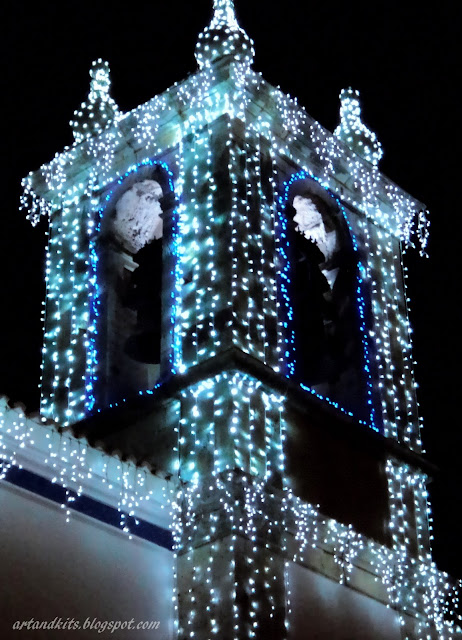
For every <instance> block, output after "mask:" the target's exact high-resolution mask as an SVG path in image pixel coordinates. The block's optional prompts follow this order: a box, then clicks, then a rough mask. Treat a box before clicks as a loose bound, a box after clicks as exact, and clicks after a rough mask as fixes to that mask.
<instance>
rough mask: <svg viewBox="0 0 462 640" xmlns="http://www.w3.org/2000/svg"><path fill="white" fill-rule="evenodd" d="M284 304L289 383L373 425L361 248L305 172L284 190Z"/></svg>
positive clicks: (335, 205) (330, 199)
mask: <svg viewBox="0 0 462 640" xmlns="http://www.w3.org/2000/svg"><path fill="white" fill-rule="evenodd" d="M280 216H281V222H282V226H283V228H284V234H283V235H284V237H285V240H284V242H283V244H284V250H283V251H282V253H281V255H282V257H283V260H282V262H283V271H284V279H283V285H282V286H283V293H284V295H283V296H281V298H283V302H284V306H285V308H286V323H285V325H286V332H287V338H286V342H287V344H288V346H289V348H288V349H287V352H286V353H287V355H288V359H289V360H290V362H289V363H288V373H289V377H292V378H293V379H294V380H296V381H297V382H298V383H300V384H302V385H303V386H305V387H308V388H309V389H310V390H312V391H313V392H315V393H316V394H318V395H320V396H321V397H323V398H325V399H327V400H330V401H331V402H332V403H333V404H335V405H338V406H340V407H341V408H343V409H344V410H346V411H347V412H349V413H350V412H351V413H354V415H355V416H357V417H359V418H360V419H365V420H367V419H370V402H369V396H370V385H369V380H368V379H367V374H366V370H367V368H368V367H367V362H366V359H367V349H365V347H364V340H365V333H366V330H365V326H364V300H363V298H362V297H361V296H360V295H359V293H358V286H359V285H358V268H359V267H358V262H359V260H358V247H357V244H356V240H355V238H354V236H353V234H352V232H351V229H350V228H349V223H348V219H347V217H346V213H345V210H344V208H343V207H342V206H341V204H340V202H339V201H338V200H337V198H335V196H334V195H333V194H332V193H331V192H330V191H329V190H327V189H326V188H324V187H323V186H322V185H321V184H320V183H319V182H318V181H317V180H316V179H314V178H313V177H311V176H310V175H308V174H307V173H305V172H300V173H297V174H294V175H293V176H292V177H291V178H290V179H289V180H288V181H287V182H286V183H285V185H284V191H283V194H282V195H281V198H280Z"/></svg>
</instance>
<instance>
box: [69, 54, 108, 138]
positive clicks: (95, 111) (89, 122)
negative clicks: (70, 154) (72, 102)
mask: <svg viewBox="0 0 462 640" xmlns="http://www.w3.org/2000/svg"><path fill="white" fill-rule="evenodd" d="M90 78H91V79H90V92H89V94H88V99H87V101H86V102H83V103H82V105H81V107H80V110H78V111H75V112H74V120H71V122H70V123H69V124H70V125H71V127H72V131H73V133H74V138H75V141H76V142H77V143H80V142H82V141H83V140H86V139H88V138H91V137H92V136H95V135H98V134H99V133H101V131H103V129H105V128H106V127H107V126H108V124H109V123H110V122H112V120H114V119H115V118H116V117H117V116H118V115H119V109H118V107H117V104H116V103H115V101H114V100H113V99H112V98H111V96H110V95H109V89H110V87H111V79H110V75H109V64H108V63H107V62H106V61H105V60H101V58H99V59H98V60H94V61H93V62H92V65H91V69H90Z"/></svg>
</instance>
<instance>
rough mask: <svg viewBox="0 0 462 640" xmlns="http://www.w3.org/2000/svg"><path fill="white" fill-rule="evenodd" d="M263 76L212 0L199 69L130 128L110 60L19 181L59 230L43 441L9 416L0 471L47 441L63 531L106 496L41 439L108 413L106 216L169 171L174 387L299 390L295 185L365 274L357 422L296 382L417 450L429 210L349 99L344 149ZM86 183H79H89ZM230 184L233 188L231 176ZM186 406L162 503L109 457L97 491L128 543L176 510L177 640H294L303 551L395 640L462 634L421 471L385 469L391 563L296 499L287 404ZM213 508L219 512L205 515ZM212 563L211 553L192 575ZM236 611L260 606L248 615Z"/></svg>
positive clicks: (227, 6) (190, 399)
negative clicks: (407, 187)
mask: <svg viewBox="0 0 462 640" xmlns="http://www.w3.org/2000/svg"><path fill="white" fill-rule="evenodd" d="M253 57H254V49H253V43H252V41H251V40H250V38H249V37H248V36H247V34H246V33H245V32H244V31H243V30H242V29H241V28H240V26H239V24H238V22H237V19H236V16H235V12H234V6H233V2H232V1H231V0H215V2H214V13H213V18H212V21H211V23H210V24H209V25H208V27H207V28H206V29H205V30H204V31H203V33H202V34H201V35H200V36H199V40H198V43H197V47H196V58H197V61H198V64H199V67H200V71H199V72H198V73H197V74H195V75H193V76H191V77H190V78H188V79H187V80H186V81H184V82H183V83H180V84H177V85H174V86H173V87H171V88H170V89H169V90H168V91H166V92H165V93H164V94H162V95H161V96H157V97H156V98H153V100H151V101H149V102H148V103H146V104H145V105H141V106H140V107H138V108H136V109H134V110H133V111H131V112H130V113H128V114H122V113H121V112H120V111H119V109H118V108H117V105H116V104H115V102H114V101H113V100H112V98H111V97H110V79H109V67H108V65H107V63H105V62H103V61H102V60H97V61H96V62H95V63H93V65H92V69H91V71H90V75H91V84H90V92H89V96H88V100H87V101H86V102H85V103H83V104H82V106H81V109H80V110H78V111H77V112H76V113H75V115H74V120H73V121H72V122H71V127H72V130H73V133H74V138H75V143H74V145H72V147H69V148H66V149H64V151H63V153H61V154H57V155H56V156H55V158H54V159H53V160H52V161H51V162H50V163H48V164H47V165H44V166H43V167H42V168H41V169H40V170H39V171H38V172H36V173H35V174H32V173H31V174H29V175H28V176H27V177H26V178H25V179H24V180H23V195H22V198H21V208H22V209H25V210H26V211H27V217H28V218H29V219H30V221H31V222H32V224H37V222H38V220H39V218H40V216H41V215H46V216H47V217H48V218H49V242H48V248H47V261H46V284H47V294H46V296H47V297H46V304H45V316H44V327H45V328H44V347H43V365H42V400H41V414H42V419H43V421H44V423H42V424H40V423H36V422H34V421H31V420H30V419H28V418H26V417H25V416H24V415H23V414H21V413H18V412H12V411H11V410H10V409H9V408H8V407H6V405H5V406H4V408H3V411H2V413H1V415H0V456H1V460H2V461H3V473H4V475H6V476H7V474H8V470H9V469H10V468H11V467H13V466H17V465H18V464H19V463H18V460H19V459H20V456H19V454H18V451H19V449H21V448H24V447H25V446H27V447H30V448H31V450H32V449H34V446H35V445H34V438H36V437H37V436H38V435H39V434H40V436H39V437H40V438H42V437H45V438H46V440H47V441H48V446H47V447H46V454H45V456H44V460H45V464H46V466H47V467H49V469H50V472H51V473H52V476H53V478H54V480H55V482H56V483H58V484H59V485H60V486H62V487H63V488H64V489H65V496H66V497H65V500H64V502H63V509H64V510H65V511H66V514H67V516H66V517H67V519H69V517H70V515H71V513H72V509H73V508H74V506H75V503H76V501H78V499H79V497H80V496H81V495H83V492H84V491H85V490H86V488H88V486H89V484H91V482H94V481H96V478H97V477H100V476H99V475H98V474H97V473H96V472H94V468H93V465H92V462H91V455H90V454H89V451H88V448H87V447H86V446H83V444H82V442H81V441H79V440H77V439H75V438H73V437H72V436H69V435H64V434H60V433H58V432H57V431H56V430H53V429H51V428H50V426H49V424H48V423H47V424H45V422H47V421H48V420H52V421H54V422H55V423H56V424H58V425H59V426H61V427H66V426H69V425H72V424H73V423H75V422H76V421H79V420H81V419H83V418H84V417H85V416H86V415H88V413H91V412H96V411H100V410H102V409H103V408H104V400H103V399H101V398H99V397H98V394H99V389H98V384H99V380H98V378H99V375H100V365H101V358H100V355H101V354H100V352H99V338H100V336H101V334H103V333H104V329H105V324H104V323H105V321H106V320H105V310H104V304H102V301H101V300H102V297H101V288H102V287H103V286H104V278H103V276H102V273H101V270H100V264H99V262H100V254H99V248H98V238H99V233H100V231H101V224H102V221H103V219H104V216H105V215H107V211H108V208H109V205H110V203H111V206H112V203H113V202H114V200H115V199H116V198H117V197H118V195H119V194H120V191H121V190H122V189H123V188H124V185H125V184H128V181H129V180H130V179H132V178H134V179H136V176H137V175H139V172H141V171H143V170H144V169H146V168H148V167H150V168H153V169H154V168H157V169H159V170H161V171H162V172H163V174H164V175H165V176H166V181H167V183H168V190H169V193H170V194H174V197H175V198H176V204H175V207H174V208H173V210H172V213H171V215H172V220H173V230H172V237H171V247H170V249H171V252H172V255H173V258H172V261H171V273H170V276H171V283H172V284H171V287H172V290H171V292H170V303H169V310H168V313H169V315H170V336H169V345H170V347H171V348H169V349H168V350H167V351H168V356H167V359H168V369H169V371H168V373H169V374H170V375H175V374H178V373H179V374H185V373H186V372H187V371H188V370H189V369H192V368H193V367H195V366H197V365H200V364H201V363H204V362H206V361H207V360H209V359H210V358H213V357H214V356H216V355H217V354H219V352H220V351H221V350H224V349H225V348H229V347H231V346H233V347H236V348H238V349H239V350H241V351H242V352H244V353H246V354H248V356H250V357H252V358H255V359H256V360H259V361H260V362H261V363H263V365H266V366H267V367H269V368H270V369H272V370H273V371H274V372H278V373H280V374H281V375H282V376H286V377H288V378H294V376H295V363H296V358H297V354H296V351H295V330H294V327H293V320H294V309H293V305H292V300H291V291H290V277H291V268H293V265H291V264H290V257H289V256H290V251H289V247H288V244H287V220H286V218H285V216H284V215H283V212H284V209H285V206H286V204H287V201H288V197H289V190H290V188H291V187H292V185H294V184H295V183H296V182H298V181H311V182H313V183H316V184H317V185H320V187H322V188H323V189H324V192H325V196H326V199H327V200H328V201H330V203H331V205H332V207H333V208H335V210H336V211H338V212H340V215H341V217H342V218H343V221H344V223H345V225H346V226H347V228H348V233H349V236H350V240H351V244H352V247H353V251H354V254H355V258H356V278H357V281H356V287H355V289H356V290H355V299H356V306H357V316H358V331H359V332H360V337H361V343H362V349H363V354H362V355H363V372H364V379H365V391H366V404H367V414H368V415H367V417H365V416H361V415H355V413H354V411H352V410H351V409H350V408H349V407H343V406H342V403H340V402H338V401H337V400H336V398H335V394H334V395H332V397H330V396H329V397H326V394H324V393H320V392H319V390H316V389H315V388H312V387H308V386H307V385H305V384H303V383H301V384H300V387H301V389H303V390H304V391H306V393H309V394H314V395H316V396H317V397H318V398H319V399H321V400H323V401H325V402H327V403H329V404H330V405H331V406H333V407H335V408H336V409H337V410H338V411H340V412H342V413H345V414H347V415H348V416H350V417H354V418H355V420H356V422H359V423H360V424H363V425H367V426H369V427H371V428H372V429H374V430H376V431H381V432H382V433H383V435H384V437H387V438H392V439H394V440H397V441H398V442H400V443H402V444H403V445H405V446H406V447H408V448H410V449H412V450H414V451H416V452H417V453H420V452H421V450H422V446H421V439H420V420H419V417H418V407H417V400H416V397H415V382H414V372H413V364H412V356H411V347H412V345H411V336H410V334H411V331H410V327H409V322H408V317H407V311H406V308H405V306H406V301H407V297H406V292H405V283H403V282H402V277H401V276H402V265H401V262H400V259H399V257H398V256H399V249H400V245H402V246H403V247H404V248H406V247H408V246H413V245H414V244H415V243H416V241H417V242H418V243H419V245H420V251H421V253H422V255H425V253H426V247H427V242H428V229H429V223H428V217H427V213H428V212H426V211H425V209H424V207H423V205H421V203H418V202H417V201H415V200H413V199H412V198H410V197H409V196H408V195H407V194H405V193H404V192H402V191H401V190H400V189H399V188H398V187H397V186H396V185H394V184H393V183H391V182H390V181H389V180H388V179H387V178H386V177H385V176H383V174H381V173H380V172H379V170H378V164H379V161H380V159H381V157H382V149H381V145H380V143H379V142H378V140H377V137H376V136H375V134H374V133H373V132H371V131H370V130H369V129H368V128H367V127H366V126H365V125H364V124H363V122H362V121H361V117H360V115H361V113H360V103H359V94H358V92H355V91H353V90H352V89H347V90H344V91H343V92H342V94H341V96H340V99H341V107H340V124H339V126H338V128H337V129H336V131H335V132H334V134H333V135H332V134H331V133H329V132H328V131H326V130H325V129H323V128H322V127H321V126H320V125H319V124H318V123H316V122H315V121H313V120H312V118H310V116H309V115H308V114H307V113H306V112H305V111H304V109H303V108H302V107H301V106H300V105H298V103H297V101H296V100H293V99H292V98H290V97H289V96H286V95H285V94H283V92H282V91H280V90H279V89H274V88H273V87H270V86H269V85H267V84H266V83H265V81H264V80H263V79H262V78H261V76H260V75H259V74H257V73H256V72H254V71H253V70H252V69H251V64H252V62H253ZM257 97H258V98H259V99H258V100H256V98H257ZM263 104H264V105H265V107H264V108H263V107H262V106H261V105H263ZM76 167H88V169H87V170H85V171H82V172H80V173H79V172H78V171H77V170H76ZM127 167H128V168H127ZM223 172H225V173H226V178H225V179H223V178H219V177H218V176H220V174H222V173H223ZM204 184H205V185H206V188H204V186H203V185H204ZM279 185H282V187H281V188H279ZM163 195H164V196H165V195H166V193H164V194H163ZM257 214H258V215H257ZM223 237H226V238H227V242H228V244H227V245H225V244H224V243H223V242H222V241H221V240H222V238H223ZM224 248H225V249H226V250H224ZM369 315H370V316H372V317H373V322H368V320H367V317H368V316H369ZM162 384H163V381H162V380H161V381H158V382H157V383H156V385H155V387H154V389H153V388H152V387H151V388H150V389H142V388H140V389H139V390H138V391H139V394H142V395H143V394H153V393H154V392H155V391H156V390H160V389H161V387H162ZM179 397H180V398H181V400H180V406H181V409H180V410H179V415H178V421H177V426H176V427H175V435H176V436H177V442H176V443H175V446H174V447H173V450H172V459H173V460H172V467H173V468H175V470H176V472H177V477H176V478H175V483H171V485H172V486H169V487H168V488H167V489H166V488H165V484H164V486H163V487H162V491H159V490H158V487H157V489H156V488H154V487H153V485H152V482H153V479H152V478H153V477H152V474H143V473H141V472H140V470H138V469H136V468H135V467H134V466H133V465H130V464H129V463H122V462H120V461H119V460H117V459H116V458H115V457H113V456H111V457H109V456H106V458H105V462H104V467H103V468H104V473H103V474H102V478H101V482H102V484H104V485H105V488H106V489H107V491H108V492H109V493H110V492H114V503H115V504H116V507H117V509H118V512H119V514H120V522H119V524H120V527H121V529H122V530H123V531H125V532H126V533H127V534H128V535H129V536H132V535H136V529H137V526H136V523H137V521H138V518H139V512H140V510H141V509H142V507H143V502H144V501H146V500H149V499H152V498H154V499H155V500H158V499H159V500H160V501H161V502H162V506H163V507H165V508H166V509H167V510H168V511H169V517H170V522H171V526H172V531H173V536H174V551H173V558H174V573H175V580H176V581H177V583H176V586H175V587H174V593H173V594H172V599H173V603H174V607H175V612H176V613H175V615H176V616H177V619H176V621H175V624H176V628H177V629H178V630H179V631H181V632H182V633H185V634H186V637H191V638H194V635H195V628H196V624H197V620H198V619H199V617H200V615H201V610H202V609H203V608H204V607H205V610H206V612H207V620H206V625H207V633H208V634H209V635H210V637H220V636H221V635H223V634H224V633H225V632H224V630H223V626H222V623H221V622H220V620H221V617H220V607H221V606H222V603H223V601H224V600H225V599H227V601H228V603H229V605H230V611H232V633H233V634H234V637H235V638H238V637H242V634H243V633H245V634H246V635H247V637H249V638H253V637H257V635H258V633H259V629H260V624H261V620H262V619H263V616H264V615H266V614H267V615H268V616H274V617H275V619H276V617H277V615H276V612H278V611H286V615H285V618H284V620H283V625H282V626H283V629H282V628H281V629H280V634H279V636H278V637H280V638H281V639H282V638H284V637H287V636H288V634H289V632H290V617H291V605H290V600H291V589H292V587H291V585H290V567H291V564H292V563H299V564H305V565H306V566H312V567H313V568H317V570H320V569H319V567H320V566H321V565H320V563H317V564H316V563H313V562H312V560H311V561H310V554H312V553H319V554H322V553H330V554H332V556H333V558H334V560H335V563H334V564H335V571H336V574H335V577H336V579H338V581H339V582H340V583H342V584H343V583H344V584H346V585H348V584H350V582H351V580H352V577H353V574H354V573H355V572H357V571H360V569H361V566H364V565H366V566H367V567H368V568H369V569H370V572H371V574H372V575H374V576H375V577H376V579H377V581H380V582H381V583H382V585H383V588H384V591H385V595H384V601H386V602H387V604H388V605H389V606H391V607H393V608H394V609H395V610H396V611H397V615H398V616H399V619H400V622H401V626H402V628H403V638H404V637H406V638H410V639H411V638H412V640H415V639H417V638H419V639H420V638H422V639H424V638H425V639H426V638H427V637H428V635H427V631H428V628H429V625H430V626H431V625H433V629H434V630H435V632H437V633H438V635H439V637H440V638H444V639H445V640H446V639H449V638H452V636H453V634H455V633H458V632H459V631H458V625H459V623H460V620H459V621H457V618H456V617H455V614H454V611H455V609H456V606H457V594H456V591H455V589H454V587H453V586H452V585H451V584H450V580H449V579H448V578H447V576H446V575H445V574H443V573H441V572H439V571H438V570H437V568H436V567H435V565H434V564H433V563H432V559H431V549H430V530H429V523H428V517H429V506H428V502H427V490H426V480H427V479H426V476H425V475H424V474H423V473H421V472H418V471H417V470H416V469H413V468H411V467H410V466H409V465H407V464H404V463H402V462H400V461H398V460H395V459H390V460H388V461H387V464H386V474H387V480H388V495H389V506H390V522H389V527H390V533H391V537H392V546H391V548H387V547H383V546H381V545H378V544H377V543H374V542H373V541H371V540H369V539H367V538H366V537H365V536H363V535H362V534H360V533H359V532H357V531H355V530H354V529H353V527H352V526H351V525H350V526H348V525H345V524H341V523H339V522H336V521H334V520H331V519H328V518H325V517H324V516H322V514H321V513H320V508H319V506H317V505H316V506H314V505H309V504H306V503H303V502H302V501H301V500H300V499H299V498H297V497H296V496H295V495H294V494H293V492H292V489H291V487H290V481H289V479H288V478H287V477H286V473H285V472H286V468H285V446H284V445H285V440H286V437H287V435H286V433H287V425H286V417H285V416H286V402H287V400H286V398H285V397H284V396H283V395H280V394H278V393H275V392H274V390H272V389H270V388H269V387H268V386H266V385H264V384H263V383H262V382H261V381H260V380H258V379H256V378H254V377H252V376H251V375H248V374H245V373H243V372H240V371H237V370H230V371H225V372H222V373H221V374H220V375H216V376H212V377H206V379H203V380H201V381H200V382H198V383H197V384H194V385H192V386H190V387H189V388H187V389H184V390H182V391H181V392H179ZM125 400H126V398H119V399H117V400H115V401H114V402H113V403H112V404H111V407H112V408H115V407H116V406H118V405H121V404H123V403H124V402H125ZM44 434H45V435H44ZM99 462H101V460H100V461H99ZM148 478H149V480H148ZM279 480H282V482H279ZM115 494H117V495H115ZM159 495H162V498H159ZM206 497H207V499H209V500H210V503H213V506H214V508H213V509H209V510H207V511H205V512H203V511H201V506H202V505H203V504H204V499H205V498H206ZM262 531H265V535H264V536H263V535H262V533H261V532H262ZM223 532H226V534H227V535H225V536H224V535H223ZM242 539H245V540H246V541H248V542H249V545H248V548H247V551H246V552H245V553H244V554H243V562H244V565H243V567H241V566H237V560H236V559H237V558H240V553H241V551H240V549H241V546H242V544H241V542H242ZM201 544H204V545H205V544H206V545H207V554H208V555H207V557H206V558H205V559H204V560H201V561H200V562H199V561H198V560H197V558H198V556H199V552H198V548H199V546H200V545H201ZM414 547H416V548H417V549H415V548H414ZM180 564H183V565H184V566H186V567H187V569H188V572H189V574H190V575H191V581H190V584H189V587H188V589H187V593H186V594H185V597H186V601H187V606H184V604H183V603H182V605H181V606H180V605H179V602H178V600H177V592H178V588H177V587H178V584H179V580H180V572H179V571H178V566H179V565H180ZM223 564H225V565H226V567H227V575H226V585H227V587H229V589H228V588H227V589H225V588H222V589H221V590H218V588H217V582H216V580H215V578H214V576H215V575H216V574H217V572H218V571H219V570H220V567H222V566H223ZM329 577H332V575H330V576H329ZM241 578H242V579H241ZM199 591H201V592H204V593H205V592H207V595H206V601H205V602H202V601H199V598H198V597H197V592H199ZM243 591H245V593H246V594H247V595H248V602H249V606H248V607H247V608H245V607H244V606H243V605H242V601H241V600H242V599H240V598H239V593H242V592H243ZM448 612H452V613H451V614H452V615H453V618H454V619H453V620H452V621H449V620H448V619H447V613H448ZM230 637H231V636H230Z"/></svg>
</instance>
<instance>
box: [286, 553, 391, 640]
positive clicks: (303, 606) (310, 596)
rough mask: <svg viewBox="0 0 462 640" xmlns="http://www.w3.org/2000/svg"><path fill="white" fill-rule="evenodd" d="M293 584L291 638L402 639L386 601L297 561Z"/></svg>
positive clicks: (291, 576) (291, 587) (316, 639)
mask: <svg viewBox="0 0 462 640" xmlns="http://www.w3.org/2000/svg"><path fill="white" fill-rule="evenodd" d="M289 584H290V590H291V609H292V613H291V616H290V618H289V620H290V632H289V639H290V640H333V639H334V638H335V640H401V634H400V627H399V622H398V619H397V616H396V614H395V613H394V611H392V610H391V609H387V607H386V606H385V605H383V604H380V603H379V602H377V601H375V600H372V599H371V598H368V597H367V596H364V595H362V594H360V593H358V592H356V591H354V590H353V589H350V588H346V587H344V586H342V585H340V584H338V583H336V582H334V581H333V580H329V579H328V578H325V577H324V576H321V575H319V574H317V573H313V572H312V571H310V570H309V569H306V568H305V567H301V566H299V565H295V564H291V566H290V568H289Z"/></svg>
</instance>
